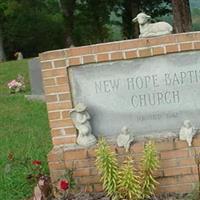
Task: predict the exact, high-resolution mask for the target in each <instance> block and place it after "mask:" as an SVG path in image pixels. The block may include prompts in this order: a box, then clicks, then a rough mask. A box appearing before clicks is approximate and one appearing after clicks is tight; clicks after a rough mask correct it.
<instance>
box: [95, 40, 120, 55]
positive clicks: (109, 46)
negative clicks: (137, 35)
mask: <svg viewBox="0 0 200 200" xmlns="http://www.w3.org/2000/svg"><path fill="white" fill-rule="evenodd" d="M118 50H120V44H119V42H116V43H102V44H97V45H93V46H92V52H93V53H95V54H99V53H106V52H111V51H118Z"/></svg>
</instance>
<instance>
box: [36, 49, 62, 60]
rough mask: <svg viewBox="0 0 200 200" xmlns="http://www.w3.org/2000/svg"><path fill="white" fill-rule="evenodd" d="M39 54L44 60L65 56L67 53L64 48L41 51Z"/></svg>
mask: <svg viewBox="0 0 200 200" xmlns="http://www.w3.org/2000/svg"><path fill="white" fill-rule="evenodd" d="M39 56H40V59H41V60H42V61H43V60H53V59H59V58H65V54H64V51H63V50H58V51H51V52H45V53H41V54H40V55H39Z"/></svg>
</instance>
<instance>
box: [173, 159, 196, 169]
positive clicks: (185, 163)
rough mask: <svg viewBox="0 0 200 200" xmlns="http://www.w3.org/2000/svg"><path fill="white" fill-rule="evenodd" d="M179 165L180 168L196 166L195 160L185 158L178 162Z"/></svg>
mask: <svg viewBox="0 0 200 200" xmlns="http://www.w3.org/2000/svg"><path fill="white" fill-rule="evenodd" d="M177 163H178V165H179V166H180V167H181V166H192V165H195V161H194V158H183V159H180V160H177Z"/></svg>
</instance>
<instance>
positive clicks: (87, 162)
mask: <svg viewBox="0 0 200 200" xmlns="http://www.w3.org/2000/svg"><path fill="white" fill-rule="evenodd" d="M91 166H95V159H84V160H75V161H74V167H75V168H84V167H91Z"/></svg>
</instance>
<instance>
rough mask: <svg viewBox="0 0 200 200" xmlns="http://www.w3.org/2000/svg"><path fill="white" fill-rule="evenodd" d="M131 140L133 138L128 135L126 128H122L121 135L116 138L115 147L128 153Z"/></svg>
mask: <svg viewBox="0 0 200 200" xmlns="http://www.w3.org/2000/svg"><path fill="white" fill-rule="evenodd" d="M133 140H134V137H133V136H132V134H131V133H130V131H129V129H128V128H127V127H126V126H124V127H123V128H122V129H121V133H120V134H119V135H118V137H117V145H118V146H119V147H124V148H125V149H126V151H127V152H128V150H129V148H130V145H131V142H133Z"/></svg>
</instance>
